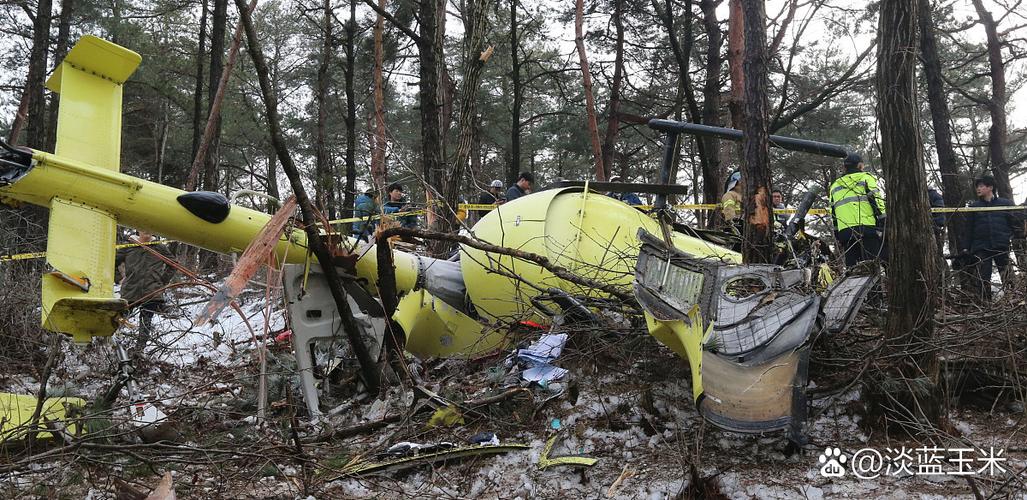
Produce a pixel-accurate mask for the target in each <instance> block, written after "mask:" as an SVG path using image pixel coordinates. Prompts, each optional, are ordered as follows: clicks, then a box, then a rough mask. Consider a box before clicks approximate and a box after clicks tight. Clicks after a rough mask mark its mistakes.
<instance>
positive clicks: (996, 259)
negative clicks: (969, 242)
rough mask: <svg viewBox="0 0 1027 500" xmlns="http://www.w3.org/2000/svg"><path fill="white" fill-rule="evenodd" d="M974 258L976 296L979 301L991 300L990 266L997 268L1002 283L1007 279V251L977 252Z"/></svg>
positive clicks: (974, 253)
mask: <svg viewBox="0 0 1027 500" xmlns="http://www.w3.org/2000/svg"><path fill="white" fill-rule="evenodd" d="M973 256H974V273H973V277H974V284H975V288H976V289H977V290H976V292H977V296H978V297H980V298H981V300H985V301H990V300H991V273H992V265H995V266H998V274H999V276H1001V278H1002V281H1003V282H1005V281H1006V280H1007V279H1008V278H1007V275H1006V273H1007V272H1008V271H1007V270H1008V269H1009V249H1008V248H1007V249H1005V250H977V251H975V252H973Z"/></svg>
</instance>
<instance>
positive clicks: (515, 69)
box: [506, 0, 524, 186]
mask: <svg viewBox="0 0 1027 500" xmlns="http://www.w3.org/2000/svg"><path fill="white" fill-rule="evenodd" d="M520 50H521V48H520V42H518V41H517V0H510V64H511V74H510V79H511V80H512V82H511V83H512V85H513V103H512V105H511V106H510V113H511V117H510V162H509V164H507V166H506V185H508V186H512V185H513V183H515V182H517V175H518V174H519V173H520V170H521V108H522V106H523V105H524V90H523V88H522V82H521V54H520Z"/></svg>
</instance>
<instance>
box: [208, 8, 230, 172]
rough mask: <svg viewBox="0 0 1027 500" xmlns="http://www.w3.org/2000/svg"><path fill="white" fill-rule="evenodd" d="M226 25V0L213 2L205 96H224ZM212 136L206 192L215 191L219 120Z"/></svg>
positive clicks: (211, 108)
mask: <svg viewBox="0 0 1027 500" xmlns="http://www.w3.org/2000/svg"><path fill="white" fill-rule="evenodd" d="M227 24H228V0H214V12H213V17H212V19H211V27H210V74H209V75H208V78H209V80H210V82H209V85H208V88H207V95H208V96H213V95H219V94H220V95H224V92H225V89H224V88H223V86H227V81H225V83H222V82H221V73H222V72H223V70H224V67H225V64H224V58H225V30H226V29H227ZM213 109H214V99H211V100H210V101H209V102H208V103H207V113H208V115H209V114H212V113H211V111H212V110H213ZM213 127H214V131H213V135H211V136H210V139H208V141H209V146H208V147H209V148H210V149H209V151H208V154H207V155H206V156H207V157H206V163H205V164H204V168H203V189H206V190H208V191H216V190H217V167H218V154H219V153H218V148H219V147H220V144H221V120H220V119H216V118H215V119H214V120H213Z"/></svg>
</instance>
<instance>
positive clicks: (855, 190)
mask: <svg viewBox="0 0 1027 500" xmlns="http://www.w3.org/2000/svg"><path fill="white" fill-rule="evenodd" d="M830 199H831V213H832V214H834V224H835V227H836V228H838V230H839V231H841V230H842V229H846V228H850V227H855V226H871V227H872V226H876V225H877V215H878V214H880V215H884V195H883V194H882V193H881V190H880V189H878V188H877V179H876V178H875V177H874V176H873V175H870V174H868V173H866V172H854V173H851V174H847V175H843V176H841V177H839V178H838V179H837V180H835V181H834V182H833V183H832V184H831V194H830ZM872 202H874V203H877V208H878V210H877V211H876V213H875V210H874V207H873V206H872V205H871V203H872Z"/></svg>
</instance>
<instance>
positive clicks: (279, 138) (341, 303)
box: [235, 0, 381, 394]
mask: <svg viewBox="0 0 1027 500" xmlns="http://www.w3.org/2000/svg"><path fill="white" fill-rule="evenodd" d="M235 5H236V7H238V8H239V18H240V20H241V21H242V24H243V25H244V27H245V29H246V39H247V40H248V41H249V44H248V47H249V51H250V57H251V58H252V59H253V66H254V69H255V70H256V72H257V79H258V80H259V82H260V92H261V96H262V97H263V100H264V108H265V110H266V113H267V121H268V127H269V128H270V133H271V144H272V146H273V147H274V149H275V152H276V153H277V156H278V161H279V162H281V163H282V168H284V169H285V174H286V176H288V177H289V183H290V185H291V186H292V191H293V194H294V195H295V196H296V203H297V204H298V205H299V207H300V213H301V214H302V215H303V225H304V229H305V231H306V233H307V244H308V245H310V249H311V251H312V252H313V253H314V255H315V256H316V257H317V261H318V263H319V264H321V269H322V270H323V271H324V274H325V280H326V281H327V282H328V289H329V291H330V292H331V294H332V299H333V300H334V301H335V306H336V307H337V308H338V313H339V319H340V321H341V322H342V327H343V328H342V329H343V331H344V332H345V334H346V338H347V339H348V340H349V344H350V347H352V349H353V353H354V354H355V355H356V357H357V360H358V361H359V363H360V369H361V374H362V375H363V377H364V382H365V383H366V384H367V388H368V392H370V393H372V394H374V393H377V392H378V387H379V384H380V381H381V377H380V374H379V373H378V370H377V366H376V365H375V362H374V360H373V359H371V355H370V353H369V352H368V350H367V345H366V344H364V339H363V338H362V337H361V336H360V332H359V330H358V329H357V325H356V323H355V321H354V319H353V312H352V310H351V309H350V305H349V300H348V299H347V296H346V292H345V291H344V290H343V288H342V280H341V278H340V277H339V274H338V271H337V270H336V269H335V263H334V262H333V261H332V256H331V253H330V252H329V249H328V248H327V247H326V246H325V244H324V242H323V241H321V235H320V234H319V229H318V227H319V224H318V218H317V215H316V212H315V210H314V206H313V204H312V203H311V202H310V198H309V197H308V196H307V192H306V188H304V187H303V181H302V178H301V174H300V172H299V169H298V168H296V164H295V163H294V162H293V161H292V156H290V154H289V148H288V146H287V145H286V144H285V136H284V134H283V133H282V128H281V124H280V123H279V117H278V97H277V96H276V95H275V92H274V89H273V88H272V87H271V81H270V78H269V77H268V67H267V61H266V60H265V59H264V54H263V52H261V48H260V42H259V41H258V39H257V33H256V30H254V28H253V21H252V20H251V19H250V12H249V9H248V8H247V6H246V0H236V2H235Z"/></svg>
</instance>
